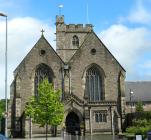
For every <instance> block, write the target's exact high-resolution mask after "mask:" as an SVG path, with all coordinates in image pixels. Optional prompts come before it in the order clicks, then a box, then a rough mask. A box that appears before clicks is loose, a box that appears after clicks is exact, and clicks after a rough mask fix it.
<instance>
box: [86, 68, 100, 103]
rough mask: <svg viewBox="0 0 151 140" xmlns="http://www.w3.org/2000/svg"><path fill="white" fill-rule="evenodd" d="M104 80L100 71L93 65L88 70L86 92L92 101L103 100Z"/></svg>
mask: <svg viewBox="0 0 151 140" xmlns="http://www.w3.org/2000/svg"><path fill="white" fill-rule="evenodd" d="M102 82H103V80H102V76H101V74H100V71H99V69H98V68H97V67H95V66H93V67H91V68H89V69H88V70H87V72H86V94H87V95H88V99H89V101H90V102H96V101H101V100H103V83H102Z"/></svg>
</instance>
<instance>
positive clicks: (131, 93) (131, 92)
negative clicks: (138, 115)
mask: <svg viewBox="0 0 151 140" xmlns="http://www.w3.org/2000/svg"><path fill="white" fill-rule="evenodd" d="M133 94H134V92H133V91H132V90H131V89H130V104H131V114H132V95H133Z"/></svg>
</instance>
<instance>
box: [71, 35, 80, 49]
mask: <svg viewBox="0 0 151 140" xmlns="http://www.w3.org/2000/svg"><path fill="white" fill-rule="evenodd" d="M72 45H73V46H77V47H78V46H79V38H78V37H77V36H76V35H74V36H73V38H72Z"/></svg>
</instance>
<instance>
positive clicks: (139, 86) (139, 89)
mask: <svg viewBox="0 0 151 140" xmlns="http://www.w3.org/2000/svg"><path fill="white" fill-rule="evenodd" d="M130 89H131V90H132V91H133V92H134V93H133V96H132V101H139V100H140V101H151V81H136V82H129V81H127V82H125V96H126V101H130Z"/></svg>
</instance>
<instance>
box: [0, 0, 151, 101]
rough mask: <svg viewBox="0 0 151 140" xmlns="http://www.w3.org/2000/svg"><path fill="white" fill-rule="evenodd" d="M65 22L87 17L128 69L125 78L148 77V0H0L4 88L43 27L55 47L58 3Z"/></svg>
mask: <svg viewBox="0 0 151 140" xmlns="http://www.w3.org/2000/svg"><path fill="white" fill-rule="evenodd" d="M60 4H62V5H63V8H62V9H61V13H62V14H63V15H64V16H65V23H67V24H70V23H75V24H78V23H80V24H87V23H88V20H87V7H88V15H89V23H91V24H93V26H94V31H95V32H96V34H97V35H98V36H99V38H100V39H101V40H102V41H103V42H104V44H105V45H106V46H107V48H108V49H109V50H110V51H111V53H112V54H113V55H114V56H115V57H116V58H117V60H118V61H119V62H120V63H121V65H122V66H123V67H124V68H125V69H126V71H127V74H126V80H129V81H141V80H144V81H149V80H151V0H76V1H73V0H0V12H4V13H6V14H7V15H8V68H9V69H8V92H9V85H10V83H11V82H12V80H13V71H14V69H15V68H16V67H17V65H18V64H19V63H20V62H21V61H22V59H23V58H24V57H25V56H26V54H27V53H28V52H29V50H30V49H31V48H32V47H33V46H34V44H35V43H36V41H37V40H38V39H39V37H40V35H41V32H40V31H41V29H44V30H45V33H44V34H45V37H46V38H47V40H48V41H49V42H50V44H51V45H52V46H53V47H54V48H55V41H54V40H55V35H54V33H55V17H56V15H58V14H59V8H58V6H59V5H60ZM4 49H5V19H4V18H3V17H0V68H1V69H0V73H1V76H0V83H1V84H0V98H4V72H5V69H4Z"/></svg>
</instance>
